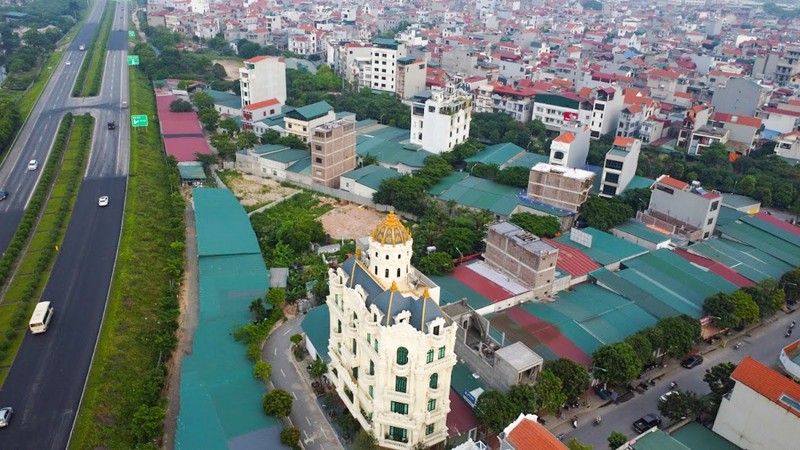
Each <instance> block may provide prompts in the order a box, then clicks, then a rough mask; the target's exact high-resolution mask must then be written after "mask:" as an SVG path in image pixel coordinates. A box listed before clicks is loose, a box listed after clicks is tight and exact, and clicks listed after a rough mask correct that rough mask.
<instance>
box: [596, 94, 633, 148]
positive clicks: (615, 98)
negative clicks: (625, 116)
mask: <svg viewBox="0 0 800 450" xmlns="http://www.w3.org/2000/svg"><path fill="white" fill-rule="evenodd" d="M623 100H624V97H623V95H622V90H620V89H615V88H612V87H605V88H598V89H597V90H596V91H595V93H594V109H593V110H592V119H591V122H590V124H589V128H590V130H591V136H592V139H600V136H603V135H605V134H608V133H614V134H616V132H617V124H618V123H619V117H620V115H621V113H622V109H623V108H624V107H625V103H624V101H623Z"/></svg>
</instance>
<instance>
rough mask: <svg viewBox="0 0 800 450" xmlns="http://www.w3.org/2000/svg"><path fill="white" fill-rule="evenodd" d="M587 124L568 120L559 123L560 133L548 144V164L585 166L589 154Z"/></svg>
mask: <svg viewBox="0 0 800 450" xmlns="http://www.w3.org/2000/svg"><path fill="white" fill-rule="evenodd" d="M589 134H590V131H589V126H588V125H586V124H583V123H581V122H578V121H577V120H570V121H567V122H564V124H563V125H561V134H560V135H559V136H558V137H557V138H555V139H553V142H552V143H551V144H550V161H549V162H550V164H552V165H554V166H564V167H572V168H575V169H578V168H583V167H584V166H586V157H587V156H588V155H589V140H590V137H589Z"/></svg>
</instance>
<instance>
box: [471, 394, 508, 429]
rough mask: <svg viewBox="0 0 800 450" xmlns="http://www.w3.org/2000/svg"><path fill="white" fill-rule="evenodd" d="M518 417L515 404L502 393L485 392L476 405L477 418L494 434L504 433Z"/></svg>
mask: <svg viewBox="0 0 800 450" xmlns="http://www.w3.org/2000/svg"><path fill="white" fill-rule="evenodd" d="M517 416H518V414H517V410H516V407H515V405H514V403H512V402H511V401H510V400H509V399H508V397H506V396H505V395H504V394H503V393H502V392H498V391H488V392H484V393H482V394H481V396H480V397H478V401H477V403H476V404H475V417H477V419H478V421H479V422H480V423H482V424H483V425H484V426H485V427H486V428H488V429H489V430H490V431H493V432H499V431H502V430H503V429H504V428H505V427H506V426H508V424H509V423H511V422H512V421H513V420H514V419H516V418H517Z"/></svg>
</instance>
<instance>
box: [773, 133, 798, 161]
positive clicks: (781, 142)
mask: <svg viewBox="0 0 800 450" xmlns="http://www.w3.org/2000/svg"><path fill="white" fill-rule="evenodd" d="M776 141H777V142H778V143H777V144H776V145H775V154H776V155H778V156H782V157H784V158H789V159H797V160H800V131H792V132H791V133H784V134H782V135H780V136H778V138H777V139H776Z"/></svg>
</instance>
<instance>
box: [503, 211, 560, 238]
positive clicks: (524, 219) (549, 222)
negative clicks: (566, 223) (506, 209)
mask: <svg viewBox="0 0 800 450" xmlns="http://www.w3.org/2000/svg"><path fill="white" fill-rule="evenodd" d="M508 220H509V222H511V223H513V224H514V225H516V226H518V227H520V228H522V229H523V230H525V231H527V232H529V233H533V234H535V235H536V236H539V237H546V238H552V237H556V235H558V234H559V233H561V222H559V221H558V219H557V218H555V217H554V216H540V215H538V214H532V213H528V212H521V213H517V214H514V215H512V216H511V217H510V218H509V219H508Z"/></svg>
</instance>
